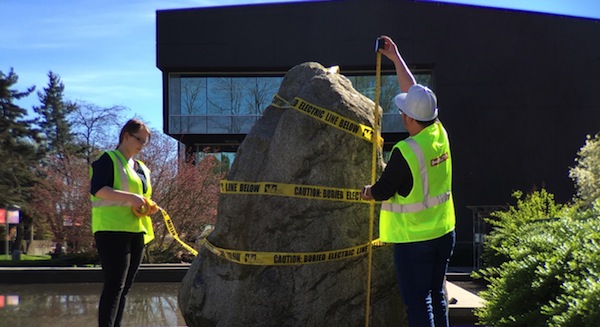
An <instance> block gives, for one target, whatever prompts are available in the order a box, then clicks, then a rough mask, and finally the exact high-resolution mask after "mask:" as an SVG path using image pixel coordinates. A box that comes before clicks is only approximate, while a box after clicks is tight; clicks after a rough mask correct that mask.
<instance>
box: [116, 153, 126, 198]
mask: <svg viewBox="0 0 600 327" xmlns="http://www.w3.org/2000/svg"><path fill="white" fill-rule="evenodd" d="M119 157H120V156H119V155H117V158H116V159H117V160H113V161H116V162H117V167H118V171H119V179H120V180H121V190H123V191H126V192H129V178H128V176H127V173H126V172H125V169H127V168H129V167H125V166H123V161H122V160H121V158H119ZM128 166H129V165H128Z"/></svg>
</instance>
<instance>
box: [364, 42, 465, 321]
mask: <svg viewBox="0 0 600 327" xmlns="http://www.w3.org/2000/svg"><path fill="white" fill-rule="evenodd" d="M381 39H382V41H383V42H385V47H384V48H383V49H380V50H379V51H380V52H381V53H382V54H383V55H385V56H386V57H387V58H389V59H390V60H391V61H392V62H393V63H394V66H395V68H396V74H397V76H398V82H399V84H400V89H401V91H402V92H403V93H401V94H399V95H398V96H396V98H395V99H394V100H395V103H396V105H397V106H398V108H399V110H400V112H401V113H402V122H403V123H404V126H405V128H406V130H407V131H408V134H409V137H408V138H407V139H405V140H402V141H400V142H398V143H397V144H396V145H395V146H394V147H393V148H392V154H391V156H390V160H389V162H388V164H387V165H386V167H385V170H384V171H383V173H382V175H381V177H380V178H379V180H378V181H377V182H376V183H375V184H374V185H372V186H370V185H367V186H365V187H364V189H363V192H362V198H363V199H366V200H372V199H375V200H377V201H383V202H382V204H381V212H380V217H379V234H380V238H381V241H383V242H386V243H394V265H395V267H396V274H397V276H398V288H399V290H400V293H401V295H402V298H403V300H404V303H405V304H406V308H407V315H408V322H409V326H411V327H421V326H427V327H434V326H435V327H440V326H444V327H447V326H448V325H449V323H448V314H447V307H448V304H447V302H446V296H445V291H444V279H445V275H446V270H447V268H448V261H449V260H450V256H451V255H452V251H453V249H454V244H455V240H456V235H455V231H454V227H455V214H454V202H453V200H452V193H451V189H452V156H451V154H450V143H449V141H448V135H447V133H446V130H445V129H444V127H443V126H442V123H441V122H440V121H439V120H438V119H437V115H438V109H437V99H436V97H435V94H434V93H433V92H432V91H431V90H430V89H428V88H427V87H425V86H422V85H419V84H416V82H415V79H414V76H413V75H412V73H411V72H410V70H408V68H407V66H406V63H405V62H404V60H403V59H402V57H401V56H400V53H399V52H398V48H397V46H396V44H394V42H393V41H392V40H391V39H390V38H389V37H387V36H382V37H381Z"/></svg>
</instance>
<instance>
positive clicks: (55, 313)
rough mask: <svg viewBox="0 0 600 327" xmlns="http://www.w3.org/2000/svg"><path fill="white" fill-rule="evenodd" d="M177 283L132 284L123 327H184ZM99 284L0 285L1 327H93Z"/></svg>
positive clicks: (100, 286)
mask: <svg viewBox="0 0 600 327" xmlns="http://www.w3.org/2000/svg"><path fill="white" fill-rule="evenodd" d="M179 288H180V284H179V283H134V284H133V287H132V288H131V290H130V291H129V295H128V296H127V305H126V307H125V314H124V317H123V323H122V326H185V321H184V319H183V317H182V316H181V313H180V311H179V307H178V305H177V293H178V292H179ZM101 290H102V284H28V285H23V284H0V326H10V327H19V326H38V327H50V326H61V327H67V326H96V325H97V314H98V300H99V299H100V292H101Z"/></svg>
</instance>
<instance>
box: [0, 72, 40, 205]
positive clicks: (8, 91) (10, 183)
mask: <svg viewBox="0 0 600 327" xmlns="http://www.w3.org/2000/svg"><path fill="white" fill-rule="evenodd" d="M18 79H19V77H18V76H17V74H15V73H14V71H13V70H12V69H11V70H10V72H9V73H8V75H5V74H4V73H2V72H1V71H0V158H2V165H0V206H2V205H9V204H15V205H19V206H21V207H22V208H24V207H26V204H27V202H28V199H29V195H30V192H31V188H32V186H33V181H34V180H35V178H34V175H33V173H32V171H31V170H30V167H32V166H33V164H32V163H33V162H35V161H36V159H37V158H38V152H37V149H36V141H37V140H38V132H37V130H35V128H34V125H33V123H34V120H33V119H25V117H26V115H27V110H25V109H23V108H21V107H19V106H17V105H16V104H14V101H15V100H19V99H21V98H24V97H26V96H28V95H29V94H31V92H33V90H34V89H35V87H30V88H29V89H27V90H26V91H24V92H19V91H16V90H14V89H12V86H13V85H15V84H16V83H17V82H18Z"/></svg>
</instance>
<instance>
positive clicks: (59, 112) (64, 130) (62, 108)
mask: <svg viewBox="0 0 600 327" xmlns="http://www.w3.org/2000/svg"><path fill="white" fill-rule="evenodd" d="M48 79H49V81H48V87H46V88H44V92H38V97H39V99H40V102H41V104H42V105H41V106H34V107H33V110H34V111H35V112H36V113H37V114H38V115H40V119H39V120H38V125H39V126H40V129H41V132H42V135H43V137H44V139H43V142H42V148H43V150H44V151H45V152H46V153H47V154H51V155H60V154H61V153H63V152H65V151H66V152H73V153H74V152H76V151H77V150H78V149H77V146H76V144H75V138H74V136H73V134H72V133H71V122H70V121H69V116H70V115H71V113H73V112H74V111H75V109H76V107H77V105H76V104H75V103H73V102H68V101H64V100H63V97H64V95H63V93H64V90H65V86H64V84H63V83H62V82H61V81H60V77H59V76H58V75H56V74H54V73H53V72H49V73H48Z"/></svg>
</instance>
